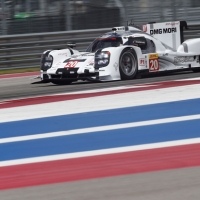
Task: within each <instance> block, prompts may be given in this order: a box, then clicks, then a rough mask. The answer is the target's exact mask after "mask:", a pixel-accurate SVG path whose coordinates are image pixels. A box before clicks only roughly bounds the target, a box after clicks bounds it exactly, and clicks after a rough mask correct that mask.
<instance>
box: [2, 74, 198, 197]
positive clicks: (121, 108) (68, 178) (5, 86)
mask: <svg viewBox="0 0 200 200" xmlns="http://www.w3.org/2000/svg"><path fill="white" fill-rule="evenodd" d="M36 75H37V73H36V74H35V73H29V74H22V75H20V74H18V75H15V76H14V75H2V76H0V89H1V90H0V199H1V200H4V199H13V198H14V199H28V198H29V199H63V198H64V197H66V195H67V197H68V198H67V199H169V196H167V195H166V194H168V195H172V196H171V199H188V198H189V197H193V198H192V199H198V197H200V192H199V189H198V186H199V184H200V178H199V176H198V174H199V173H200V167H199V166H200V159H199V158H200V73H179V74H174V75H170V76H169V75H164V76H154V77H152V76H151V77H145V78H138V79H135V80H131V81H115V82H107V83H88V82H77V83H74V84H71V85H65V86H57V85H53V84H51V83H48V84H31V83H33V82H35V81H37V79H31V77H34V76H36ZM186 188H187V189H186ZM50 191H54V193H55V194H57V195H56V196H54V195H51V192H50ZM120 191H121V192H120ZM81 194H82V195H81ZM191 195H193V196H191Z"/></svg>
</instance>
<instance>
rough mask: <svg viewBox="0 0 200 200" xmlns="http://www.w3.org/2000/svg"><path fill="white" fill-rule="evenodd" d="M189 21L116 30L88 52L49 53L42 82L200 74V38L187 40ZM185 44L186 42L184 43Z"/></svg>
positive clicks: (43, 69)
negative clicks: (180, 72) (178, 72)
mask: <svg viewBox="0 0 200 200" xmlns="http://www.w3.org/2000/svg"><path fill="white" fill-rule="evenodd" d="M183 27H185V28H187V23H186V22H185V21H175V22H164V23H152V24H146V25H143V30H141V29H139V28H136V27H132V26H122V27H114V28H112V31H111V32H108V33H105V34H103V35H101V36H100V37H98V38H97V39H95V40H94V41H93V42H92V43H91V44H90V45H89V47H88V48H87V50H86V51H85V52H79V51H78V50H75V49H74V48H73V44H71V45H69V48H67V49H62V50H48V51H45V52H44V53H43V54H42V58H41V79H42V82H52V83H54V84H70V83H71V82H73V81H77V80H91V81H111V80H130V79H134V78H135V77H136V75H137V73H140V72H144V71H145V72H147V71H148V72H149V73H152V72H154V73H155V72H163V71H173V70H188V69H191V70H193V71H194V72H197V71H200V62H199V61H200V38H198V39H190V40H186V41H184V39H183ZM183 41H184V42H183Z"/></svg>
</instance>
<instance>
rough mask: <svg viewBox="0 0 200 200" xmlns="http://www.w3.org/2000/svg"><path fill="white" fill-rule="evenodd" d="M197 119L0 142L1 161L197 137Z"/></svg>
mask: <svg viewBox="0 0 200 200" xmlns="http://www.w3.org/2000/svg"><path fill="white" fill-rule="evenodd" d="M199 130H200V120H189V121H184V122H174V123H168V124H160V125H150V126H144V127H135V128H127V129H119V130H112V131H102V132H94V133H86V134H78V135H68V136H62V137H55V138H48V139H40V140H31V141H23V142H14V143H6V144H1V145H0V161H4V160H11V159H20V158H29V157H37V156H45V155H54V154H63V153H72V152H81V151H90V150H98V149H106V148H115V147H123V146H130V145H139V144H149V143H156V142H164V141H173V140H181V139H189V138H197V137H200V131H199Z"/></svg>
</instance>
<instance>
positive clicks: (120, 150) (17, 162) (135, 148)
mask: <svg viewBox="0 0 200 200" xmlns="http://www.w3.org/2000/svg"><path fill="white" fill-rule="evenodd" d="M198 143H200V138H194V139H186V140H176V141H170V142H159V143H151V144H142V145H135V146H126V147H118V148H111V149H101V150H94V151H85V152H76V153H67V154H58V155H50V156H41V157H33V158H24V159H17V160H8V161H1V162H0V167H6V166H13V165H22V164H30V163H39V162H47V161H57V160H64V159H71V158H82V157H89V156H98V155H107V154H115V153H125V152H131V151H139V150H148V149H157V148H165V147H173V146H181V145H189V144H198Z"/></svg>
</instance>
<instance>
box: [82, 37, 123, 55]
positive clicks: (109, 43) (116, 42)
mask: <svg viewBox="0 0 200 200" xmlns="http://www.w3.org/2000/svg"><path fill="white" fill-rule="evenodd" d="M121 44H122V39H121V38H120V37H118V38H97V39H96V40H95V41H94V42H93V43H92V44H90V46H89V47H88V48H87V50H86V51H87V52H96V51H97V50H98V49H103V48H107V47H118V46H120V45H121Z"/></svg>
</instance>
